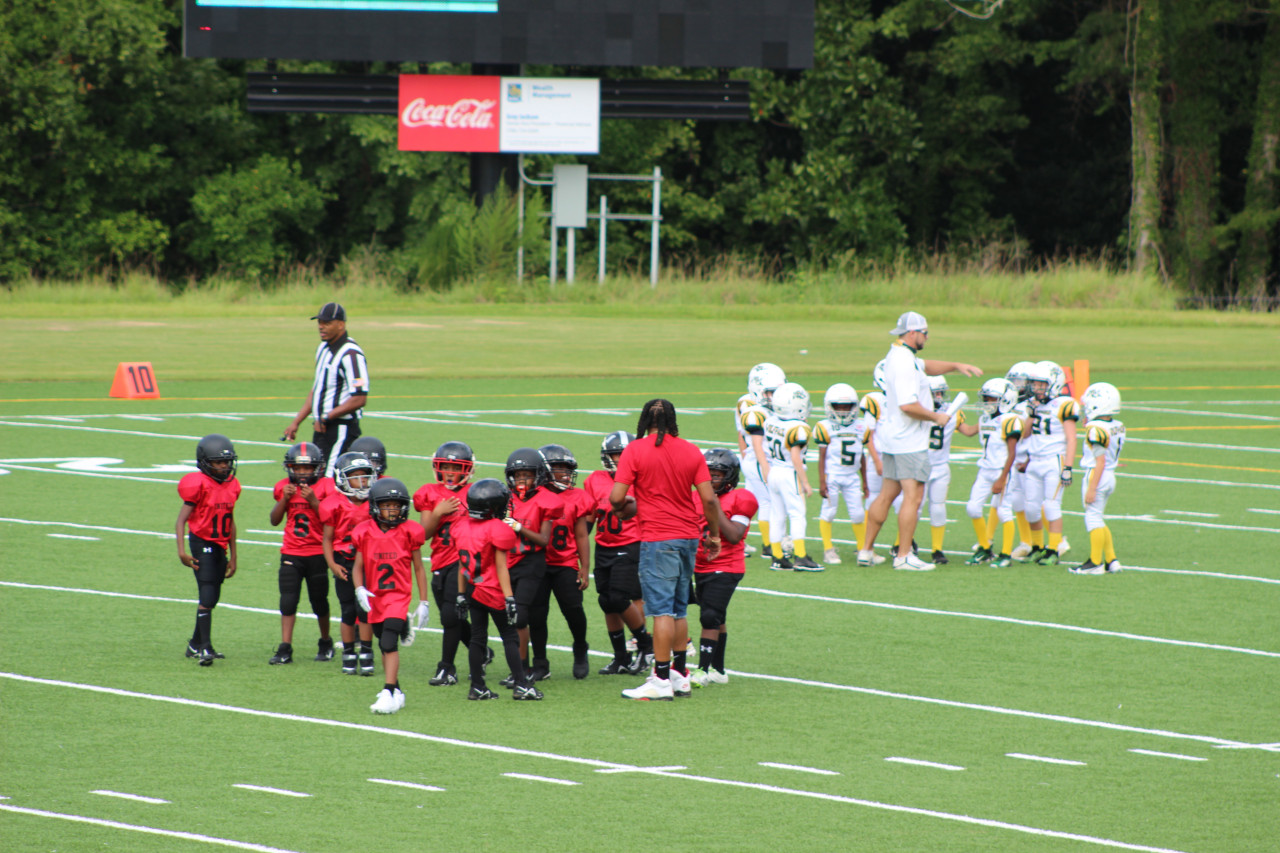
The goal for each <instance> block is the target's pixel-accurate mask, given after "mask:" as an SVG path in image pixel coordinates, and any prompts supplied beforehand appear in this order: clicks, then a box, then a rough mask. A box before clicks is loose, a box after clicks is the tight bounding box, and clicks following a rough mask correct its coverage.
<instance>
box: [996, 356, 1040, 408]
mask: <svg viewBox="0 0 1280 853" xmlns="http://www.w3.org/2000/svg"><path fill="white" fill-rule="evenodd" d="M1034 368H1035V364H1033V363H1032V362H1030V361H1020V362H1018V363H1017V364H1015V365H1014V366H1013V367H1010V368H1009V372H1008V373H1006V374H1005V375H1004V378H1005V379H1008V380H1009V383H1010V384H1011V385H1013V390H1014V391H1015V392H1016V393H1017V395H1018V399H1019V400H1025V399H1027V377H1029V376H1030V375H1031V371H1032V370H1033V369H1034Z"/></svg>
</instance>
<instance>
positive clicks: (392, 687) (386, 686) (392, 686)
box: [382, 683, 400, 692]
mask: <svg viewBox="0 0 1280 853" xmlns="http://www.w3.org/2000/svg"><path fill="white" fill-rule="evenodd" d="M382 689H383V690H390V691H392V692H395V691H396V690H399V689H400V685H399V683H396V684H384V685H382Z"/></svg>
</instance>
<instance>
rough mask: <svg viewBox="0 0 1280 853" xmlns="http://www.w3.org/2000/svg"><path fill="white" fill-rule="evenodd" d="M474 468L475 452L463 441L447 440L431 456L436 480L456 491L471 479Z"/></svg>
mask: <svg viewBox="0 0 1280 853" xmlns="http://www.w3.org/2000/svg"><path fill="white" fill-rule="evenodd" d="M474 469H475V454H474V453H472V452H471V447H470V446H468V445H466V444H463V443H462V442H461V441H446V442H445V443H444V444H442V445H440V446H439V447H438V448H437V449H436V452H435V455H434V456H432V457H431V470H432V471H434V472H435V475H436V482H437V483H441V484H443V485H444V486H445V487H446V488H448V489H452V490H453V491H455V492H456V491H457V490H458V489H461V488H462V487H463V486H465V485H466V483H467V480H469V479H471V472H472V471H473V470H474Z"/></svg>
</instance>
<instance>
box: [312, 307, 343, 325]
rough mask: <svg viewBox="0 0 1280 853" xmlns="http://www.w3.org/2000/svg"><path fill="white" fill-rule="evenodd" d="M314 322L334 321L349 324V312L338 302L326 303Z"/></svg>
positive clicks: (314, 318)
mask: <svg viewBox="0 0 1280 853" xmlns="http://www.w3.org/2000/svg"><path fill="white" fill-rule="evenodd" d="M311 319H312V320H319V321H320V322H321V323H332V322H333V321H334V320H341V321H342V322H344V323H345V322H347V311H346V309H345V308H343V307H342V306H341V305H339V304H338V303H336V302H326V303H325V304H324V306H323V307H322V308H321V309H320V311H319V312H318V313H317V314H316V316H314V317H312V318H311Z"/></svg>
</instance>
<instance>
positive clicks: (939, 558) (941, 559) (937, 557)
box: [933, 551, 951, 566]
mask: <svg viewBox="0 0 1280 853" xmlns="http://www.w3.org/2000/svg"><path fill="white" fill-rule="evenodd" d="M933 562H934V565H938V566H945V565H946V564H947V563H950V562H951V561H950V560H948V559H947V555H946V554H944V553H942V552H941V551H934V552H933Z"/></svg>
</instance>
